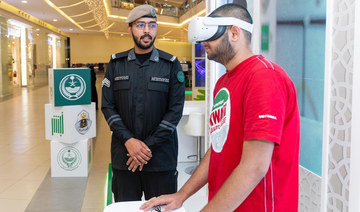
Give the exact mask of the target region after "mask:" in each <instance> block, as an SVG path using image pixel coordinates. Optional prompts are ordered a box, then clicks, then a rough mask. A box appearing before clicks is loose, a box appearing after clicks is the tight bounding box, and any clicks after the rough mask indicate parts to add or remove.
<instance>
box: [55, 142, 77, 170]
mask: <svg viewBox="0 0 360 212" xmlns="http://www.w3.org/2000/svg"><path fill="white" fill-rule="evenodd" d="M57 159H58V164H59V166H60V167H61V168H62V169H64V170H66V171H72V170H75V169H77V168H78V167H79V166H80V164H81V154H80V152H79V150H77V149H76V148H74V147H64V148H62V149H61V150H60V151H59V153H58V156H57Z"/></svg>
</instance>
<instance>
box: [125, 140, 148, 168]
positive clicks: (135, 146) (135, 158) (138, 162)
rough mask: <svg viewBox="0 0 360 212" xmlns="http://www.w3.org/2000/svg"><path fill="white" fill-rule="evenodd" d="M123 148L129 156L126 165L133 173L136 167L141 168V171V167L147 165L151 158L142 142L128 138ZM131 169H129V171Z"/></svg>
mask: <svg viewBox="0 0 360 212" xmlns="http://www.w3.org/2000/svg"><path fill="white" fill-rule="evenodd" d="M125 147H126V149H127V151H128V152H129V155H130V158H129V160H128V161H127V163H126V165H130V166H131V169H132V170H133V171H135V170H136V168H137V166H141V169H142V166H143V165H144V164H147V161H148V160H150V158H151V157H152V154H151V150H150V149H149V147H148V146H147V145H146V144H145V143H144V142H142V141H140V140H138V139H136V138H130V139H129V140H127V141H126V142H125ZM134 166H136V167H134ZM131 169H130V167H129V170H131Z"/></svg>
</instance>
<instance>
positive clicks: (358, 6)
mask: <svg viewBox="0 0 360 212" xmlns="http://www.w3.org/2000/svg"><path fill="white" fill-rule="evenodd" d="M354 28H355V29H354V30H355V33H354V58H355V59H354V69H353V90H352V120H351V128H352V131H351V151H350V184H349V212H358V211H360V166H359V161H360V130H359V129H360V60H359V58H360V2H359V1H355V26H354Z"/></svg>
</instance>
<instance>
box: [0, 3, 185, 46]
mask: <svg viewBox="0 0 360 212" xmlns="http://www.w3.org/2000/svg"><path fill="white" fill-rule="evenodd" d="M50 1H51V2H52V3H54V4H55V5H56V6H57V7H62V6H68V5H73V4H75V3H77V2H83V0H50ZM184 1H186V0H158V1H156V2H161V3H165V2H167V3H168V4H173V5H176V6H180V5H181V4H183V3H184ZM4 2H6V3H8V4H11V5H13V6H15V7H16V8H18V9H20V10H22V11H24V12H26V13H28V14H30V15H32V16H34V17H36V18H38V19H40V20H43V21H45V22H47V23H49V24H51V25H53V26H55V27H57V28H58V29H60V30H62V31H63V32H65V33H102V32H99V30H100V27H98V26H94V25H96V22H95V21H91V22H88V23H83V24H81V26H82V27H84V28H85V27H90V28H87V29H85V30H82V29H80V28H79V27H77V26H76V25H75V24H73V23H72V22H71V21H69V20H68V19H66V18H65V17H64V16H63V15H61V14H60V13H59V12H58V11H56V10H55V9H54V8H52V7H51V6H49V4H48V3H46V2H45V1H44V0H27V3H22V0H4ZM135 2H136V3H141V2H143V1H141V0H135ZM107 4H108V6H109V7H111V3H110V0H107ZM61 10H62V11H63V12H65V13H66V15H68V16H70V17H72V19H73V20H75V21H76V22H78V23H81V22H83V21H89V20H92V19H93V18H94V17H93V14H92V13H91V12H90V13H88V14H86V15H82V16H78V17H76V15H79V14H83V13H86V12H89V11H90V9H89V7H88V5H87V4H86V3H85V2H83V3H81V4H79V5H77V6H73V7H70V8H62V9H61ZM74 16H75V17H74ZM54 19H57V21H53V20H54ZM113 22H115V23H114V25H113V26H112V27H111V28H110V29H109V32H110V36H112V35H118V34H123V33H124V35H125V36H126V35H127V25H126V24H125V23H124V21H121V20H119V21H114V20H113V19H112V20H109V24H112V23H113ZM91 26H94V27H91ZM70 29H72V31H71V30H70ZM186 34H187V32H186V31H185V30H184V29H183V28H177V27H175V28H174V27H170V26H165V25H161V26H160V27H159V29H158V38H162V37H165V36H166V37H167V38H171V39H176V40H178V41H182V40H186V38H185V39H184V36H185V37H186V36H187V35H186Z"/></svg>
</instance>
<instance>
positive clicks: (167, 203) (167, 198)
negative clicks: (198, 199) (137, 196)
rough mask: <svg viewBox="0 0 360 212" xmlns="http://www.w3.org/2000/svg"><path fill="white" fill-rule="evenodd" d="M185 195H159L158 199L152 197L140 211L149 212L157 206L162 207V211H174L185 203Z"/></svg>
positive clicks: (177, 193) (178, 193)
mask: <svg viewBox="0 0 360 212" xmlns="http://www.w3.org/2000/svg"><path fill="white" fill-rule="evenodd" d="M185 199H186V198H185V195H183V194H182V193H181V192H176V193H175V194H169V195H161V196H159V197H153V198H151V199H150V200H149V201H147V202H145V203H144V204H143V205H142V206H141V207H140V210H143V211H149V210H150V209H151V208H153V207H154V206H157V205H164V208H163V210H162V212H163V211H169V210H174V209H177V208H180V207H181V206H182V204H183V203H184V201H185Z"/></svg>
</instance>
